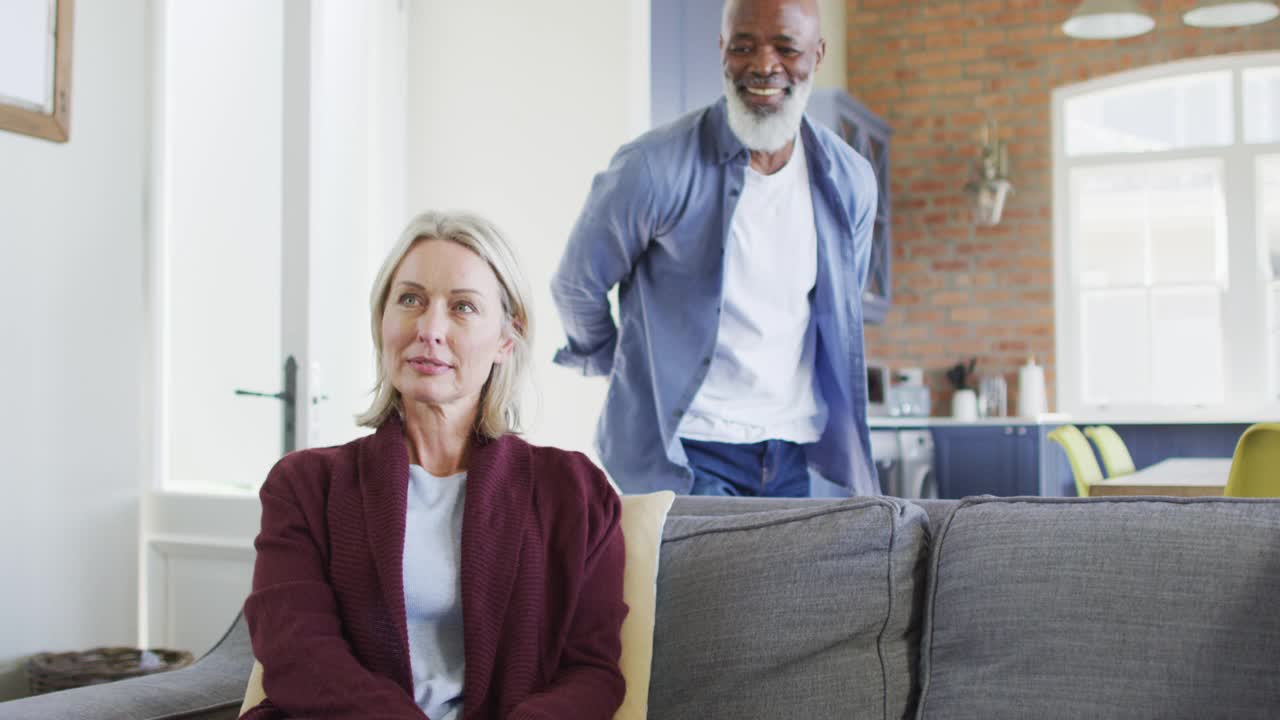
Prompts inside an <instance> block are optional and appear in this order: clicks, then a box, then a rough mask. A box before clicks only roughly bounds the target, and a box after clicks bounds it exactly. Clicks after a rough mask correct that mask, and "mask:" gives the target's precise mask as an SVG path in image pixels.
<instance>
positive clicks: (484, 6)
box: [408, 0, 649, 453]
mask: <svg viewBox="0 0 1280 720" xmlns="http://www.w3.org/2000/svg"><path fill="white" fill-rule="evenodd" d="M648 63H649V2H648V0H609V1H608V2H601V1H600V0H543V2H524V1H522V0H471V1H469V2H465V3H463V2H457V1H456V0H420V1H419V2H416V3H414V4H413V5H411V7H410V22H409V127H408V133H409V155H408V156H409V171H408V173H409V206H408V210H409V211H410V212H418V211H422V210H426V209H432V208H439V209H452V208H459V209H470V210H474V211H477V212H479V213H481V214H483V215H486V216H488V217H490V218H491V219H493V220H494V221H495V222H497V223H498V224H499V225H500V226H501V227H502V228H503V229H504V230H505V231H506V232H507V234H508V235H509V236H510V237H511V238H512V240H513V241H514V243H515V245H516V246H517V250H518V251H519V252H520V254H521V259H522V260H523V265H524V268H525V272H526V273H527V274H528V276H529V280H530V283H531V284H532V286H533V289H534V308H535V309H534V312H535V324H536V327H537V329H536V333H537V337H536V340H535V346H534V353H535V359H536V364H535V368H536V371H537V376H538V388H539V395H540V396H541V403H540V404H539V412H538V413H537V415H536V416H535V417H534V422H533V423H532V424H531V425H532V426H531V428H530V432H529V433H528V437H529V438H530V439H531V440H532V441H533V442H537V443H543V444H552V445H558V446H561V447H567V448H574V449H578V450H583V451H585V452H589V453H590V452H592V447H591V446H592V435H593V432H594V428H595V421H596V418H597V416H598V415H599V410H600V404H601V402H602V401H603V399H604V388H605V382H604V379H603V378H583V377H582V376H581V375H575V374H574V373H572V372H571V371H569V370H567V369H565V368H561V367H558V366H553V365H552V364H551V356H552V354H553V353H554V350H555V348H556V347H557V346H559V345H561V344H563V342H564V332H563V330H562V329H561V326H560V322H559V318H558V316H557V314H556V311H555V308H554V307H553V305H552V303H551V293H550V289H549V282H550V278H551V273H552V271H553V270H554V269H555V267H556V264H557V263H558V262H559V259H560V253H561V251H562V250H563V248H564V243H565V240H566V238H567V237H568V234H569V230H570V228H571V227H572V225H573V222H574V220H575V219H576V217H577V214H578V211H579V210H580V209H581V207H582V203H583V201H584V200H585V198H586V194H587V190H588V188H589V186H590V182H591V178H592V176H593V174H594V173H596V172H598V171H600V170H603V169H604V167H605V166H606V164H607V163H608V161H609V158H610V156H611V155H612V154H613V152H614V151H615V150H616V149H617V148H618V146H619V145H621V144H622V143H623V142H625V141H627V140H629V139H630V138H632V137H634V136H636V135H638V134H639V133H640V132H642V131H643V130H645V129H646V128H647V125H648V117H649V68H648Z"/></svg>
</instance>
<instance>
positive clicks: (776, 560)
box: [649, 498, 927, 720]
mask: <svg viewBox="0 0 1280 720" xmlns="http://www.w3.org/2000/svg"><path fill="white" fill-rule="evenodd" d="M926 535H927V520H926V517H925V514H924V512H923V511H922V510H920V509H919V508H917V507H915V506H911V505H908V504H905V503H901V502H897V501H893V500H890V499H886V498H859V499H853V500H845V501H839V502H826V503H822V504H820V505H817V506H812V507H805V508H802V509H796V510H771V511H763V512H749V513H747V514H740V515H725V516H676V515H672V516H669V517H668V518H667V525H666V529H665V533H664V542H663V545H662V554H661V562H660V565H659V571H658V605H657V626H656V629H655V635H654V648H653V677H652V683H651V685H650V692H649V716H650V717H654V718H663V720H681V719H682V718H689V719H690V720H711V719H713V718H765V717H796V718H815V719H821V718H836V717H839V718H847V717H894V718H900V717H902V716H903V714H904V713H906V712H908V711H909V709H910V706H911V702H912V697H913V695H912V693H913V684H914V679H915V672H914V668H915V665H916V658H917V647H918V644H917V643H918V638H919V612H920V606H921V602H922V599H923V590H924V564H925V558H926V557H927V550H926V548H927V538H926Z"/></svg>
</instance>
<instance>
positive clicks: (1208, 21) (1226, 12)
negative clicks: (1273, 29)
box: [1182, 0, 1280, 28]
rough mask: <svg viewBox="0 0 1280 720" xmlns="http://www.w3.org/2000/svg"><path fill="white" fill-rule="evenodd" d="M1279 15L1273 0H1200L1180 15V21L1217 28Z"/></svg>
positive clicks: (1262, 21) (1245, 23) (1246, 23)
mask: <svg viewBox="0 0 1280 720" xmlns="http://www.w3.org/2000/svg"><path fill="white" fill-rule="evenodd" d="M1277 15H1280V6H1277V5H1276V3H1275V2H1274V1H1273V0H1201V2H1200V3H1198V4H1197V5H1196V6H1195V7H1194V8H1192V9H1190V10H1188V11H1187V12H1186V14H1185V15H1183V16H1182V22H1184V23H1186V24H1188V25H1194V26H1195V27H1203V28H1218V27H1235V26H1237V25H1256V24H1258V23H1264V22H1266V21H1268V20H1270V19H1272V18H1274V17H1275V16H1277Z"/></svg>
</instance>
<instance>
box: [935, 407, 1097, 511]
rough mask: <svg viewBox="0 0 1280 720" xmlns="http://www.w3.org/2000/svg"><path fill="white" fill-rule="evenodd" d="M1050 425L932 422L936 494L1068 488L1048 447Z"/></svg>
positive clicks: (1056, 491) (1062, 491)
mask: <svg viewBox="0 0 1280 720" xmlns="http://www.w3.org/2000/svg"><path fill="white" fill-rule="evenodd" d="M1050 430H1052V428H1051V427H1046V426H1043V425H1027V424H1021V425H1020V424H1012V423H1011V424H1007V425H986V424H983V425H950V426H936V427H934V428H933V444H934V448H935V451H934V453H935V454H934V473H935V474H936V476H937V482H938V496H939V497H942V498H951V499H956V498H962V497H966V496H969V495H1000V496H1015V495H1063V494H1067V493H1066V492H1065V491H1066V490H1067V489H1069V485H1064V483H1063V481H1062V467H1061V465H1060V464H1059V463H1058V462H1056V461H1055V458H1053V457H1052V456H1051V455H1050V454H1049V453H1047V452H1046V443H1047V442H1049V441H1048V440H1047V438H1046V437H1045V436H1046V434H1047V433H1048V431H1050ZM1067 472H1068V474H1067V477H1066V482H1067V483H1068V484H1069V483H1070V482H1071V477H1070V474H1069V473H1070V471H1069V470H1068V471H1067ZM1070 494H1074V490H1071V492H1070Z"/></svg>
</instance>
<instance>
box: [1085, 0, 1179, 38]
mask: <svg viewBox="0 0 1280 720" xmlns="http://www.w3.org/2000/svg"><path fill="white" fill-rule="evenodd" d="M1155 26H1156V21H1155V20H1153V19H1152V18H1151V16H1150V15H1148V14H1146V13H1145V12H1143V11H1142V8H1140V7H1138V3H1137V2H1135V0H1084V2H1082V3H1080V7H1078V8H1076V11H1075V12H1074V13H1072V14H1071V17H1070V18H1068V19H1067V21H1066V22H1064V23H1063V24H1062V32H1064V33H1066V34H1067V35H1070V36H1071V37H1073V38H1081V39H1083V40H1115V39H1118V38H1127V37H1133V36H1135V35H1141V34H1143V33H1145V32H1149V31H1150V30H1151V28H1153V27H1155Z"/></svg>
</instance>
